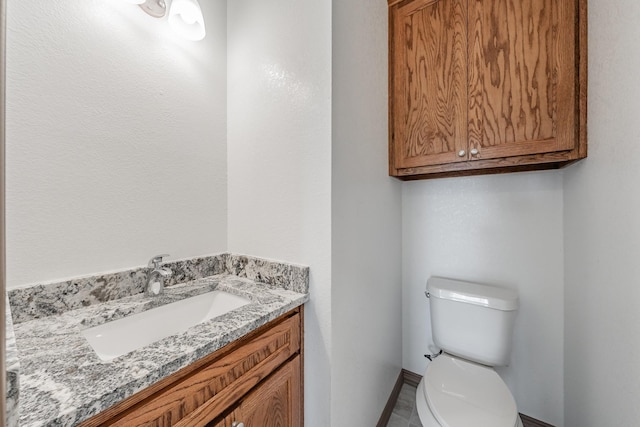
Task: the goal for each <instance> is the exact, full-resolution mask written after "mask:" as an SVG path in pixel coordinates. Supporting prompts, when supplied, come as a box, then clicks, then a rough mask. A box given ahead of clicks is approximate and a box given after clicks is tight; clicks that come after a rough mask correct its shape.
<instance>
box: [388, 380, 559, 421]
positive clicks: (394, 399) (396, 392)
mask: <svg viewBox="0 0 640 427" xmlns="http://www.w3.org/2000/svg"><path fill="white" fill-rule="evenodd" d="M421 379H422V375H418V374H416V373H415V372H411V371H407V370H406V369H403V370H401V371H400V374H399V375H398V379H397V380H396V384H395V385H394V386H393V390H391V395H390V396H389V400H388V401H387V404H386V405H385V407H384V411H382V415H380V420H378V424H376V427H386V426H387V424H388V423H389V419H390V418H391V414H392V413H393V408H394V407H395V405H396V402H397V400H398V395H399V394H400V390H401V389H402V385H403V384H408V385H410V386H413V387H417V386H418V384H419V383H420V380H421ZM520 418H521V419H522V424H524V427H554V426H553V425H551V424H547V423H545V422H542V421H540V420H536V419H535V418H531V417H530V416H528V415H524V414H520Z"/></svg>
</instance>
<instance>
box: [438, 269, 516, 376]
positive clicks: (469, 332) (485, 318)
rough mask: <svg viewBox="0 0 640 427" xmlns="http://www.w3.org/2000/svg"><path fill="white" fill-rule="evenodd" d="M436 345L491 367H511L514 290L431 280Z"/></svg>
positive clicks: (453, 281)
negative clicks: (509, 365) (508, 365)
mask: <svg viewBox="0 0 640 427" xmlns="http://www.w3.org/2000/svg"><path fill="white" fill-rule="evenodd" d="M427 292H428V294H427V295H428V297H429V306H430V308H431V331H432V333H433V340H434V343H435V344H436V345H437V346H438V347H439V348H441V349H442V350H444V351H445V352H447V353H449V354H452V355H455V356H459V357H462V358H464V359H467V360H471V361H474V362H478V363H481V364H483V365H488V366H505V365H507V364H508V363H509V355H510V353H511V342H512V336H513V326H514V320H515V316H516V310H517V309H518V294H517V293H516V292H515V291H514V290H511V289H505V288H499V287H496V286H488V285H481V284H477V283H471V282H463V281H460V280H452V279H445V278H442V277H431V278H429V280H428V281H427Z"/></svg>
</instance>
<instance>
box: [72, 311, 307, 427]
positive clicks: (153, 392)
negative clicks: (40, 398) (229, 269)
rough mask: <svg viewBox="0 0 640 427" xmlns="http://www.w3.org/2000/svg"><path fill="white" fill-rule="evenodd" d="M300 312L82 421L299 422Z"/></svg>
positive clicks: (151, 423) (168, 423)
mask: <svg viewBox="0 0 640 427" xmlns="http://www.w3.org/2000/svg"><path fill="white" fill-rule="evenodd" d="M301 311H302V307H300V308H296V309H294V310H292V311H290V312H289V313H286V314H285V315H283V316H281V317H280V318H278V319H276V320H273V321H271V322H269V323H268V324H266V325H264V326H263V327H261V328H258V329H257V330H256V331H254V332H252V333H250V334H249V335H248V336H246V337H244V338H242V339H240V340H238V341H236V342H234V343H231V344H229V345H227V346H225V347H223V348H222V349H220V350H218V351H216V352H214V353H213V354H211V355H209V356H206V357H205V358H203V359H202V360H200V361H198V362H196V363H193V364H191V365H189V366H187V367H185V368H183V369H182V370H180V371H179V372H177V373H175V374H173V375H171V376H169V377H167V378H165V379H164V380H162V381H160V382H158V383H156V384H154V385H153V386H151V387H149V388H147V389H145V390H143V391H142V392H140V393H137V394H135V395H133V396H131V397H130V398H128V399H126V400H125V401H123V402H121V403H119V404H116V405H115V406H113V407H111V408H110V409H108V410H106V411H104V412H102V413H101V414H98V415H96V416H95V417H93V418H91V419H89V420H87V421H86V422H84V423H82V424H81V426H82V427H89V426H91V427H93V426H117V425H145V426H178V425H179V426H191V425H193V426H196V425H197V426H200V425H213V426H220V427H231V426H232V425H234V423H235V425H240V424H241V423H242V424H244V425H245V426H256V427H257V426H262V427H269V426H291V427H298V426H302V413H301V412H302V395H303V390H302V388H301V385H302V382H301V378H302V372H301V367H302V363H301V359H302V355H301V349H302V345H301V342H302V325H303V320H302V319H303V316H302V314H301Z"/></svg>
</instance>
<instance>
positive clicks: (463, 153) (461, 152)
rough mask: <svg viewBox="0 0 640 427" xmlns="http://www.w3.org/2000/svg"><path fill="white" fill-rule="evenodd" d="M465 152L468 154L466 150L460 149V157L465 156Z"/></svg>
mask: <svg viewBox="0 0 640 427" xmlns="http://www.w3.org/2000/svg"><path fill="white" fill-rule="evenodd" d="M465 154H467V152H466V151H464V150H460V151H458V157H464V155H465Z"/></svg>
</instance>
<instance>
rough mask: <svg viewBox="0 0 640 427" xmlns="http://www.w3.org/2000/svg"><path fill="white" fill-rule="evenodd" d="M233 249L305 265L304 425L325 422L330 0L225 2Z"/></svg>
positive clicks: (328, 385) (328, 303) (328, 338)
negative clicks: (308, 298) (308, 274)
mask: <svg viewBox="0 0 640 427" xmlns="http://www.w3.org/2000/svg"><path fill="white" fill-rule="evenodd" d="M228 52H229V56H228V174H229V175H228V182H229V186H228V193H229V199H228V210H229V211H228V224H229V229H228V236H229V250H230V251H232V252H237V253H243V254H250V255H256V256H262V257H267V258H274V259H280V260H286V261H290V262H298V263H302V264H306V265H309V266H310V267H311V278H310V279H311V280H310V287H311V301H310V302H309V303H308V304H307V305H306V307H305V381H304V384H305V420H306V422H305V424H306V425H308V426H310V427H313V426H328V425H330V399H331V381H330V376H331V371H330V369H331V366H330V362H331V3H330V2H329V1H296V0H274V1H269V2H266V1H264V0H233V1H230V2H229V3H228Z"/></svg>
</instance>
